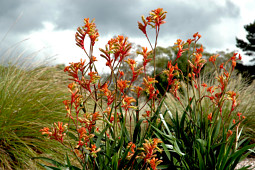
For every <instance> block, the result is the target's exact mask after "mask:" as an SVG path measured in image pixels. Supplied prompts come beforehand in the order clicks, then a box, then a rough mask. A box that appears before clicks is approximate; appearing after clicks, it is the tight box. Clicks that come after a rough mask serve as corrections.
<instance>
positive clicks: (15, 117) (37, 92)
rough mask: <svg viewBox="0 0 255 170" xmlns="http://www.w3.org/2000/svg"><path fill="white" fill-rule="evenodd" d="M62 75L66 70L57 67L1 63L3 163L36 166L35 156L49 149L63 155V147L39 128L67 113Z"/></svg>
mask: <svg viewBox="0 0 255 170" xmlns="http://www.w3.org/2000/svg"><path fill="white" fill-rule="evenodd" d="M24 65H25V66H26V68H27V69H22V67H23V66H24ZM29 67H31V68H30V69H29ZM58 75H63V74H62V73H60V72H58V71H56V70H54V68H49V67H41V68H36V69H35V68H33V67H32V64H31V65H30V66H29V64H28V63H22V62H21V61H17V62H16V63H9V64H8V65H7V64H6V63H3V64H1V65H0V167H3V168H4V169H18V168H21V169H27V168H33V167H34V168H35V167H36V163H35V162H34V161H32V160H31V157H34V156H39V155H45V153H47V154H52V157H54V158H57V159H59V158H61V156H60V152H59V151H60V150H61V149H63V148H62V147H60V146H59V144H58V143H56V142H53V143H48V141H47V140H46V139H45V138H43V137H42V136H40V133H39V131H38V129H39V128H40V127H42V126H48V125H49V124H50V123H52V122H51V120H59V119H62V117H63V115H64V107H63V106H62V104H61V103H62V101H63V98H64V96H65V95H66V94H67V93H66V92H65V91H63V87H64V85H63V84H60V83H57V80H58V79H59V78H58ZM55 76H56V77H55ZM55 152H56V153H58V154H56V153H55Z"/></svg>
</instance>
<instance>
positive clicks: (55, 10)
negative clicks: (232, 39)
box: [0, 0, 240, 38]
mask: <svg viewBox="0 0 255 170" xmlns="http://www.w3.org/2000/svg"><path fill="white" fill-rule="evenodd" d="M0 3H1V4H0V14H1V15H0V28H1V31H2V32H6V31H7V30H8V29H7V28H9V27H10V26H11V25H12V24H13V23H14V22H15V20H16V18H17V17H18V16H19V14H20V13H21V12H23V16H22V18H21V19H20V20H19V22H18V23H17V24H16V25H15V26H14V28H13V30H12V31H11V35H15V36H17V35H19V34H27V33H29V32H31V31H36V30H40V29H43V24H42V23H43V22H45V21H47V22H52V23H54V24H55V25H56V28H55V29H56V30H66V29H72V30H74V32H75V29H76V28H77V27H78V26H81V25H82V24H83V19H84V18H85V17H86V18H87V17H89V18H95V19H96V24H97V27H98V29H99V32H100V34H101V35H104V34H123V33H125V35H127V36H132V37H135V36H143V35H142V33H141V32H140V31H139V30H138V29H137V21H140V20H141V18H140V16H141V15H145V16H146V15H148V13H149V11H150V10H151V9H155V8H158V7H162V8H164V10H165V11H167V12H168V13H167V18H166V20H167V23H166V24H164V26H162V30H161V34H164V35H165V36H171V35H176V37H178V36H184V37H186V36H188V35H190V34H193V33H194V32H197V31H198V32H206V31H207V30H208V29H209V28H210V27H211V26H212V25H214V24H217V23H220V22H222V19H224V18H236V17H238V16H239V15H240V10H239V8H238V7H237V6H235V5H234V4H233V3H232V2H230V1H229V0H227V1H225V4H224V5H217V4H216V3H214V2H213V1H212V0H211V1H202V0H198V1H190V2H189V1H171V0H165V1H157V0H153V1H149V0H148V1H144V0H140V1H136V0H128V1H126V0H123V1H121V0H93V1H92V0H56V1H51V0H38V1H34V0H19V1H14V0H8V1H7V0H6V1H1V2H0ZM0 38H1V35H0Z"/></svg>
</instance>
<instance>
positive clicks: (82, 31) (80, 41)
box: [75, 18, 99, 49]
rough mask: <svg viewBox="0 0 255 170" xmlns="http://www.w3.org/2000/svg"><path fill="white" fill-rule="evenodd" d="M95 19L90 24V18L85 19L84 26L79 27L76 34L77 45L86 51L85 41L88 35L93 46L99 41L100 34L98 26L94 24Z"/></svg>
mask: <svg viewBox="0 0 255 170" xmlns="http://www.w3.org/2000/svg"><path fill="white" fill-rule="evenodd" d="M94 21H95V20H94V19H93V20H91V22H89V18H85V19H84V24H85V25H84V26H82V27H78V28H77V32H76V34H75V41H76V45H78V46H79V47H81V48H82V49H84V39H85V37H86V35H88V36H89V38H90V41H91V45H92V46H94V45H95V42H96V41H97V40H98V37H99V33H98V30H97V29H96V24H95V23H94Z"/></svg>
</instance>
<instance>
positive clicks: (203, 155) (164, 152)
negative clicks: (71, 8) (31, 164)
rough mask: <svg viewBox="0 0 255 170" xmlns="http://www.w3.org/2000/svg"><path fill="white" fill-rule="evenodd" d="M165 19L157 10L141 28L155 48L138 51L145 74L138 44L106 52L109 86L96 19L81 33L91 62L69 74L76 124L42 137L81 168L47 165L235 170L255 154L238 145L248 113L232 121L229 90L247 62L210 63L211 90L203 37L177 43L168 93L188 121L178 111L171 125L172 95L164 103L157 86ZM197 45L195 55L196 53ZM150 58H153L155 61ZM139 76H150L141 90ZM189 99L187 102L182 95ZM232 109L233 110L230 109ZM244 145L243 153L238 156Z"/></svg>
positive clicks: (123, 40)
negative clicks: (134, 53) (151, 33)
mask: <svg viewBox="0 0 255 170" xmlns="http://www.w3.org/2000/svg"><path fill="white" fill-rule="evenodd" d="M165 18H166V12H165V11H163V9H162V8H158V9H156V10H152V11H151V12H150V15H149V16H148V17H146V18H145V17H144V16H142V22H143V23H141V22H138V27H139V29H140V30H141V31H142V32H143V33H144V35H145V36H146V38H147V39H148V41H149V44H150V46H151V49H152V50H151V51H150V50H148V48H147V47H142V50H141V51H138V54H141V55H142V56H143V63H142V66H141V67H137V62H136V61H135V60H133V59H131V58H128V56H129V55H130V49H131V43H129V42H128V38H127V37H124V36H122V35H119V36H117V37H115V38H112V39H111V40H109V41H108V43H107V44H106V46H105V49H100V51H101V52H102V54H101V57H103V58H104V59H105V60H106V66H107V67H108V68H109V69H110V71H111V74H110V76H109V78H108V79H106V81H104V82H101V79H100V76H99V74H98V72H97V69H96V65H95V63H96V61H97V59H96V57H95V56H93V51H94V45H95V43H96V41H97V40H98V37H99V34H98V30H97V29H96V25H95V23H94V20H92V21H90V20H89V18H85V19H84V24H85V25H84V26H82V27H79V28H78V29H77V31H78V32H77V33H76V36H75V37H76V42H77V45H78V46H79V47H80V48H81V49H82V50H84V52H85V54H86V55H87V57H88V61H87V62H86V61H85V60H83V59H81V61H80V62H77V63H70V65H69V66H67V67H66V68H65V72H67V73H68V74H69V76H70V77H71V80H72V81H73V82H72V83H70V84H69V85H68V88H69V89H68V90H69V92H70V93H71V98H70V100H65V101H64V105H65V107H66V111H67V117H68V119H69V123H68V124H64V123H62V122H58V123H55V124H54V126H53V127H51V128H48V127H44V128H43V129H41V130H40V131H41V132H42V134H44V135H47V136H48V137H49V138H50V139H53V140H57V141H59V142H60V144H62V145H64V146H66V147H67V148H69V149H70V150H71V151H72V152H73V153H74V155H75V156H76V158H77V159H76V160H77V161H78V162H79V164H80V165H79V167H78V166H74V165H71V161H70V160H69V157H68V155H67V156H66V163H61V162H57V161H54V160H51V159H48V158H38V159H44V160H48V161H50V163H52V164H54V165H55V167H54V168H53V167H52V166H49V165H42V166H44V167H45V168H53V169H55V168H56V167H57V168H58V169H61V168H67V167H69V168H72V169H79V168H81V169H157V168H160V169H162V168H175V169H177V168H182V169H208V168H209V169H210V168H212V169H215V168H216V169H233V168H234V167H235V165H236V164H237V163H238V161H239V160H240V158H241V157H242V154H243V153H244V152H245V151H247V150H248V149H250V148H252V147H254V145H250V146H247V144H246V143H245V140H243V141H241V142H239V136H240V134H241V131H242V130H240V128H241V123H242V122H243V119H244V117H242V114H241V113H238V116H237V119H236V120H235V122H234V123H233V119H232V116H231V115H232V113H233V111H234V110H235V109H236V106H237V100H236V93H235V92H233V91H229V90H228V83H229V81H230V78H231V75H232V72H233V69H234V67H235V64H236V61H237V60H240V59H241V57H240V55H239V56H238V55H237V54H236V53H235V54H234V55H233V56H232V57H231V58H230V59H229V60H228V61H227V63H225V65H224V63H223V64H221V65H220V68H217V67H216V65H215V60H216V58H217V56H211V57H210V59H209V61H210V62H212V63H213V64H214V66H215V71H216V75H217V77H216V79H217V84H214V85H213V86H211V87H206V86H207V85H206V84H205V83H203V82H202V81H201V77H200V71H201V69H202V68H203V66H204V64H205V63H206V62H207V61H206V60H205V59H204V58H203V57H202V53H203V46H202V45H201V46H200V47H197V42H198V40H199V39H200V38H201V35H200V34H198V33H195V34H194V35H193V38H192V39H189V40H187V41H182V40H180V39H178V40H177V42H176V43H175V45H176V49H177V50H178V53H177V57H176V59H175V60H174V61H173V62H172V61H170V62H168V64H167V69H166V70H163V72H162V73H161V74H165V75H166V76H167V82H168V83H167V86H166V88H165V89H166V91H168V92H169V93H170V94H171V95H172V96H173V98H174V100H175V101H176V102H178V103H179V104H180V107H181V108H182V111H183V113H182V116H181V119H179V115H178V111H179V110H178V111H177V112H176V116H175V117H173V116H171V117H170V121H171V122H170V123H167V122H166V121H165V119H166V114H167V113H168V112H167V110H165V109H164V107H163V104H164V99H165V97H166V95H167V94H166V93H165V94H163V95H162V96H161V97H160V96H159V95H158V94H159V91H158V90H157V89H155V85H156V84H157V83H158V82H157V81H156V79H155V78H156V76H157V75H156V62H155V61H156V58H155V56H156V47H157V40H158V36H159V31H160V27H161V25H162V24H164V23H165ZM147 26H151V27H152V28H153V29H155V37H156V38H155V43H154V46H153V45H152V43H151V41H150V39H149V37H148V36H147V31H146V30H147ZM86 37H87V38H89V40H90V42H91V43H90V48H89V49H85V47H84V39H85V38H86ZM191 46H192V49H193V51H190V49H191ZM186 52H187V53H188V63H189V64H188V68H187V73H188V74H187V75H186V76H185V75H184V74H183V72H182V71H181V70H180V69H179V68H178V64H177V61H178V59H179V58H181V57H182V54H183V53H186ZM150 54H152V56H153V57H152V59H149V58H148V56H149V55H150ZM151 60H152V61H151ZM123 62H126V63H127V64H128V65H129V68H130V70H131V75H132V76H131V78H130V79H128V80H127V79H124V77H125V73H124V72H123V71H122V70H121V69H120V68H121V65H122V63H123ZM149 62H153V68H154V69H153V71H154V73H153V77H149V76H148V73H147V69H146V66H147V64H148V63H149ZM228 63H231V67H230V69H229V70H227V68H226V66H227V64H228ZM139 76H141V77H143V83H142V84H140V85H134V84H135V82H136V80H137V79H138V77H139ZM128 77H129V76H128ZM110 86H111V88H110ZM181 87H182V88H184V89H183V90H181ZM185 92H186V94H187V96H184V95H183V94H185ZM190 92H191V93H190ZM143 95H146V96H147V98H145V101H142V100H141V99H142V96H143ZM88 101H93V103H94V107H92V108H89V107H88V106H87V102H88ZM204 102H207V103H209V105H208V107H207V108H203V107H202V106H203V103H204ZM146 105H147V106H149V107H145V106H146ZM225 107H228V109H225V110H223V108H225ZM234 130H236V131H235V132H234ZM241 144H243V148H242V149H240V150H239V146H240V145H241Z"/></svg>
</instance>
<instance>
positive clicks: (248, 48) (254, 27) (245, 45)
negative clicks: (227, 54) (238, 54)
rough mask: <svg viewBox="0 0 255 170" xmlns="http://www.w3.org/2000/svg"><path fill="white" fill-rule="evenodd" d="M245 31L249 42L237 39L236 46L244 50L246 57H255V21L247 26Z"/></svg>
mask: <svg viewBox="0 0 255 170" xmlns="http://www.w3.org/2000/svg"><path fill="white" fill-rule="evenodd" d="M244 29H245V30H246V32H247V35H246V39H247V40H248V42H246V41H244V40H241V39H238V38H236V46H237V47H238V48H240V49H242V50H243V51H244V52H245V55H248V56H254V52H255V41H254V34H255V20H254V22H253V23H250V24H247V25H245V26H244ZM251 61H254V59H252V60H251Z"/></svg>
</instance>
